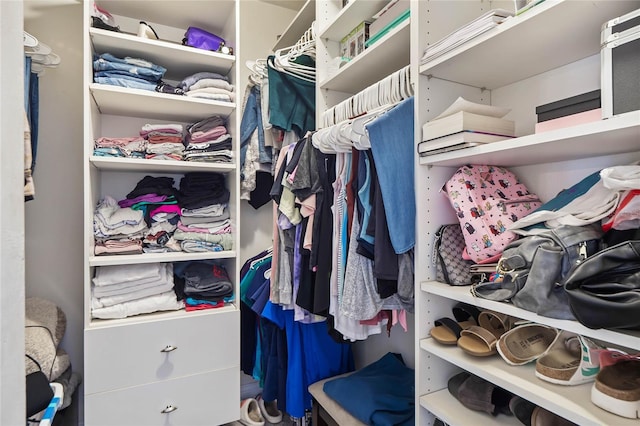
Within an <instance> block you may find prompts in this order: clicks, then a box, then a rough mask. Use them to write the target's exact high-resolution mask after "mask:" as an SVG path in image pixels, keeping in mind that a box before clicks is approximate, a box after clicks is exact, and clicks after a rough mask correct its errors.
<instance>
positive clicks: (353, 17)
mask: <svg viewBox="0 0 640 426" xmlns="http://www.w3.org/2000/svg"><path fill="white" fill-rule="evenodd" d="M387 3H389V2H388V0H351V1H350V2H349V3H347V5H346V6H345V7H343V8H342V9H340V11H339V12H338V13H337V15H336V17H335V19H334V20H333V21H331V22H330V23H329V24H328V25H326V26H324V27H323V28H319V31H318V33H319V34H318V36H319V37H320V38H322V39H329V40H333V41H338V42H339V41H340V40H341V39H342V38H343V37H344V36H346V35H347V34H349V33H350V32H351V30H353V29H354V28H355V27H356V26H357V25H359V24H360V23H361V22H362V21H366V20H369V21H370V20H371V17H372V16H373V15H375V14H376V13H378V12H379V11H380V9H382V8H383V7H384V6H385V5H386V4H387ZM407 46H408V45H407Z"/></svg>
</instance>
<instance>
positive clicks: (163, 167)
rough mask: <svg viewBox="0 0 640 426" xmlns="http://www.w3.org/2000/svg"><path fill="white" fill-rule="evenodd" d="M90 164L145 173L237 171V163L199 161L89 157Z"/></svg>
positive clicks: (106, 169) (103, 169)
mask: <svg viewBox="0 0 640 426" xmlns="http://www.w3.org/2000/svg"><path fill="white" fill-rule="evenodd" d="M89 162H90V163H91V164H92V165H93V166H94V167H95V168H97V169H100V170H102V171H128V172H145V173H188V172H220V173H227V172H232V171H234V170H235V169H236V165H235V163H229V164H227V163H205V162H197V161H171V160H153V159H141V158H121V157H98V156H91V157H89Z"/></svg>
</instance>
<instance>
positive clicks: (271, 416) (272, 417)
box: [256, 396, 282, 423]
mask: <svg viewBox="0 0 640 426" xmlns="http://www.w3.org/2000/svg"><path fill="white" fill-rule="evenodd" d="M256 399H257V401H258V406H259V407H260V411H261V412H262V415H263V416H264V418H265V419H267V421H268V422H269V423H280V422H281V421H282V411H280V410H278V407H277V405H276V403H275V401H273V402H265V401H264V399H262V396H258V397H257V398H256Z"/></svg>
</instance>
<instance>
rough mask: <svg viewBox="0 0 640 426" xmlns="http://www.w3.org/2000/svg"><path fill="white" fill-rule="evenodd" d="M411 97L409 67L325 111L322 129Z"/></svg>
mask: <svg viewBox="0 0 640 426" xmlns="http://www.w3.org/2000/svg"><path fill="white" fill-rule="evenodd" d="M411 96H413V78H412V76H411V70H410V67H409V65H407V66H406V67H404V68H401V69H399V70H398V71H396V72H394V73H392V74H389V75H388V76H386V77H385V78H383V79H382V80H380V81H378V82H376V83H374V84H372V85H371V86H369V87H367V88H366V89H364V90H362V91H360V92H359V93H356V94H355V95H353V96H351V97H350V98H348V99H345V100H344V101H342V102H340V103H339V104H337V105H335V106H333V107H331V108H329V109H327V110H326V111H325V112H324V113H323V114H322V117H321V120H320V122H321V124H322V127H329V126H333V125H335V124H338V123H340V122H342V121H345V120H348V119H350V118H353V117H357V116H359V115H362V114H365V113H366V112H368V111H371V110H374V109H377V108H380V107H384V106H385V105H390V104H395V103H398V102H400V101H402V100H404V99H407V98H410V97H411Z"/></svg>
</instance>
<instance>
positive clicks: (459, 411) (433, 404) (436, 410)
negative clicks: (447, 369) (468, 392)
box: [420, 389, 522, 426]
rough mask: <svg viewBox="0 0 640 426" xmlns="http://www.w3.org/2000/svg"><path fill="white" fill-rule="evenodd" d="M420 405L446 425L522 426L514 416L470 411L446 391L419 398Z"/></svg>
mask: <svg viewBox="0 0 640 426" xmlns="http://www.w3.org/2000/svg"><path fill="white" fill-rule="evenodd" d="M420 405H421V406H422V407H424V408H426V409H427V410H429V411H430V412H431V413H432V414H433V415H435V416H436V417H437V418H439V419H440V420H442V421H443V422H445V423H446V424H448V425H451V426H457V425H460V426H461V425H487V424H492V425H496V426H516V425H520V426H522V423H520V421H518V419H517V418H516V417H515V416H507V415H505V414H499V415H498V416H491V415H489V414H487V413H484V412H481V411H474V410H470V409H468V408H467V407H465V406H464V405H462V403H460V401H458V400H457V399H455V398H454V397H453V396H451V394H450V393H449V390H448V389H443V390H439V391H437V392H432V393H430V394H428V395H422V396H421V397H420Z"/></svg>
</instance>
